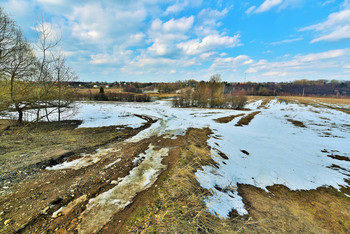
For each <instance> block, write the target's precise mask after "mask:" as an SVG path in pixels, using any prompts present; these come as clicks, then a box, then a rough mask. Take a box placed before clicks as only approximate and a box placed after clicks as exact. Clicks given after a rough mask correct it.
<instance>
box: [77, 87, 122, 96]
mask: <svg viewBox="0 0 350 234" xmlns="http://www.w3.org/2000/svg"><path fill="white" fill-rule="evenodd" d="M76 90H77V93H78V94H83V95H90V94H91V95H94V94H98V93H99V92H100V88H93V89H85V88H84V89H76ZM104 91H105V93H122V92H123V88H106V89H104Z"/></svg>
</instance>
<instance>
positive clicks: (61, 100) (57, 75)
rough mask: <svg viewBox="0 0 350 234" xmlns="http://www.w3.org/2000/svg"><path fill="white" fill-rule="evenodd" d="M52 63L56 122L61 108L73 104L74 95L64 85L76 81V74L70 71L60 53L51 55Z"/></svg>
mask: <svg viewBox="0 0 350 234" xmlns="http://www.w3.org/2000/svg"><path fill="white" fill-rule="evenodd" d="M52 57H53V58H52V60H53V61H54V62H53V66H52V68H53V70H52V71H53V73H52V75H53V78H54V80H55V83H56V84H57V85H58V107H57V108H58V121H61V111H62V108H67V107H69V105H70V104H71V103H72V102H73V100H74V98H73V96H74V93H73V90H72V89H70V88H68V87H67V85H66V82H67V81H73V80H76V79H77V76H76V74H75V73H74V72H73V71H72V69H71V68H70V67H69V66H67V63H66V58H65V57H64V56H63V55H62V53H58V54H57V55H52Z"/></svg>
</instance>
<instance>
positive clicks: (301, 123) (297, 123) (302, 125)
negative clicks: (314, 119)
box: [287, 119, 306, 128]
mask: <svg viewBox="0 0 350 234" xmlns="http://www.w3.org/2000/svg"><path fill="white" fill-rule="evenodd" d="M287 120H288V122H290V123H292V124H293V125H294V126H296V127H301V128H306V126H305V125H304V123H303V122H301V121H298V120H294V119H287Z"/></svg>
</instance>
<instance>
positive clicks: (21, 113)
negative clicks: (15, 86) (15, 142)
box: [15, 104, 23, 124]
mask: <svg viewBox="0 0 350 234" xmlns="http://www.w3.org/2000/svg"><path fill="white" fill-rule="evenodd" d="M15 106H16V111H17V112H18V120H17V121H18V124H22V123H23V109H22V108H20V107H19V105H18V104H16V105H15Z"/></svg>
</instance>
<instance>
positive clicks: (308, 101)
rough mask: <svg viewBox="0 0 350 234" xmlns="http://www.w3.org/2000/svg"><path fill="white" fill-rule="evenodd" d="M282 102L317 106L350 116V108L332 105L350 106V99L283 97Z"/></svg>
mask: <svg viewBox="0 0 350 234" xmlns="http://www.w3.org/2000/svg"><path fill="white" fill-rule="evenodd" d="M280 99H281V100H286V101H292V102H299V103H302V104H305V105H317V106H322V107H326V108H330V109H333V110H337V111H341V112H344V113H346V114H350V108H349V107H336V106H332V105H331V104H346V105H350V99H349V98H324V97H281V98H280Z"/></svg>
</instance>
